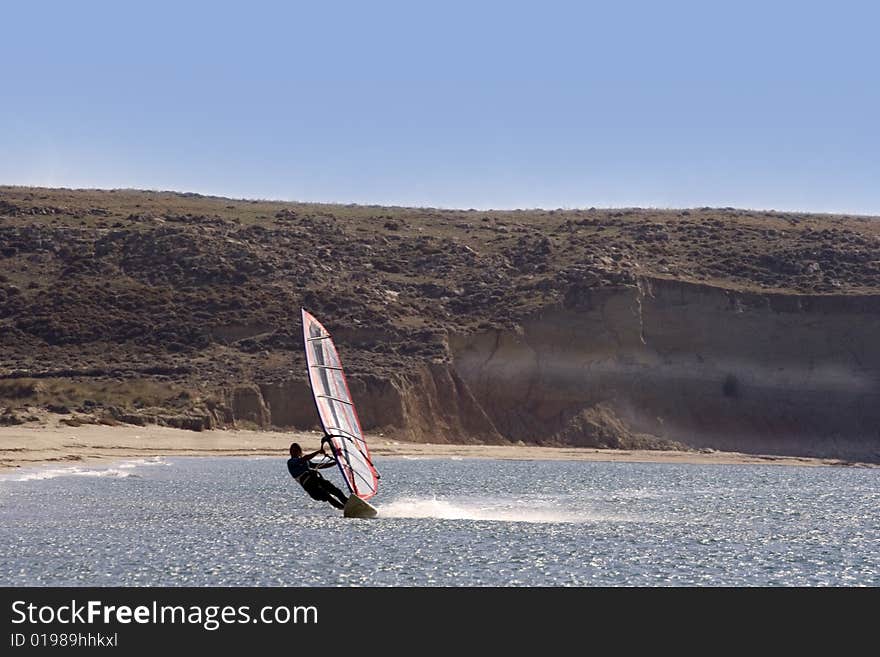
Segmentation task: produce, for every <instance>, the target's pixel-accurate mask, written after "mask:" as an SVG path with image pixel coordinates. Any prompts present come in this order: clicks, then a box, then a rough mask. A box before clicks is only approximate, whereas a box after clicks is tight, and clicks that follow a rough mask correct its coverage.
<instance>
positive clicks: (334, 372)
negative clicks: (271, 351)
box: [302, 309, 379, 500]
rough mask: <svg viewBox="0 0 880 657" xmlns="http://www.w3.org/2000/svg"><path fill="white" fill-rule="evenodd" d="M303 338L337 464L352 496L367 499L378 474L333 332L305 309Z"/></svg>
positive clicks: (314, 390)
mask: <svg viewBox="0 0 880 657" xmlns="http://www.w3.org/2000/svg"><path fill="white" fill-rule="evenodd" d="M302 322H303V340H304V342H305V349H306V365H307V367H308V371H309V385H311V388H312V396H313V397H314V398H315V406H317V408H318V417H320V418H321V426H323V427H324V433H325V434H326V435H327V436H329V440H328V442H329V443H330V447H331V448H332V449H333V455H334V456H335V457H336V464H337V465H338V466H339V470H340V471H341V472H342V477H343V478H344V479H345V483H346V484H348V487H349V489H350V490H351V492H352V494H353V495H356V496H357V497H359V498H361V499H362V500H368V499H370V498H371V497H373V495H375V494H376V488H377V486H378V483H379V481H378V480H379V474H378V473H377V472H376V468H375V467H373V461H372V460H371V459H370V450H369V449H368V448H367V442H366V441H365V440H364V434H363V432H362V431H361V423H360V420H358V416H357V411H356V410H355V408H354V403H353V402H352V400H351V394H350V393H349V391H348V383H347V382H346V381H345V372H344V371H343V370H342V362H341V361H340V360H339V354H338V353H336V346H335V345H334V344H333V339H332V338H331V337H330V333H329V332H328V331H327V329H325V328H324V326H323V325H322V324H321V322H319V321H318V320H317V319H315V318H314V317H313V316H312V315H311V314H310V313H308V312H307V311H306V310H305V309H302Z"/></svg>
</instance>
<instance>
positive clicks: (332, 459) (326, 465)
mask: <svg viewBox="0 0 880 657" xmlns="http://www.w3.org/2000/svg"><path fill="white" fill-rule="evenodd" d="M318 452H319V453H320V454H323V455H324V457H325V458H328V459H330V460H329V461H327V463H321V464H319V465H316V466H315V468H316V469H317V470H323V469H324V468H332V467H333V466H334V465H336V458H335V457H333V456H330V455H328V454H327V452H325V451H324V445H323V443H322V444H321V449H319V450H318Z"/></svg>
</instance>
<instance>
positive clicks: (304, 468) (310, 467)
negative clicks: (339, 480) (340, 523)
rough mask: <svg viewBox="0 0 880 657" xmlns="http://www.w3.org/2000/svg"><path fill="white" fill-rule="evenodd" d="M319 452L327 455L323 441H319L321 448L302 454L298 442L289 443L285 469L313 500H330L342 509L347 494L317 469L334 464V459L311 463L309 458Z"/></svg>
mask: <svg viewBox="0 0 880 657" xmlns="http://www.w3.org/2000/svg"><path fill="white" fill-rule="evenodd" d="M319 454H321V455H323V456H327V454H326V452H325V451H324V444H323V443H321V449H318V450H315V451H314V452H310V453H309V454H303V451H302V447H300V446H299V443H291V445H290V459H288V461H287V469H288V471H289V472H290V476H291V477H293V478H294V479H296V480H297V481H298V482H299V483H300V485H301V486H302V487H303V488H304V489H305V491H306V492H307V493H308V494H309V497H311V498H312V499H313V500H318V501H321V502H330V504H332V505H333V506H335V507H336V508H337V509H342V508H344V507H345V501H346V500H347V499H348V496H347V495H346V494H345V493H343V492H342V491H341V490H339V489H338V488H337V487H336V486H335V485H334V484H333V482H331V481H329V480H327V479H324V477H323V476H322V475H321V473H320V472H318V470H319V469H324V468H330V467H332V466H334V465H336V460H335V459H332V458H331V459H330V460H329V461H327V462H326V463H319V464H314V463H312V462H311V460H312V459H313V458H315V457H316V456H318V455H319Z"/></svg>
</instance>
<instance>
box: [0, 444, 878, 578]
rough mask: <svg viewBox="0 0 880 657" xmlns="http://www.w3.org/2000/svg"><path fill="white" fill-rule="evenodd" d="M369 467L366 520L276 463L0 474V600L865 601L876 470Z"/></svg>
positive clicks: (520, 464) (420, 462) (453, 463)
mask: <svg viewBox="0 0 880 657" xmlns="http://www.w3.org/2000/svg"><path fill="white" fill-rule="evenodd" d="M377 466H378V467H379V469H380V471H381V472H382V482H381V488H380V491H381V492H380V495H379V496H378V497H377V498H375V499H374V500H373V501H374V502H375V505H376V506H377V507H378V508H379V510H380V514H381V517H380V518H378V519H376V520H346V519H344V518H342V517H341V516H340V514H339V512H338V511H335V510H333V509H332V508H331V507H330V506H329V505H326V504H324V503H320V502H315V501H313V500H311V499H309V498H308V497H307V496H306V495H305V493H304V492H303V491H302V490H301V489H300V488H299V486H298V485H297V484H296V483H295V482H293V481H292V480H291V479H290V477H289V475H288V474H287V470H286V467H285V460H284V459H283V458H250V459H245V458H162V459H139V460H130V461H125V462H120V463H117V464H114V465H110V466H108V465H104V466H97V467H78V468H59V467H54V468H43V469H40V470H32V471H29V472H16V473H13V474H4V475H0V584H2V585H12V586H22V585H24V586H43V585H90V586H110V585H136V586H145V585H171V586H176V585H187V586H196V585H213V586H223V585H232V586H245V585H247V586H251V585H253V586H269V585H285V586H300V585H302V586H305V585H324V586H348V585H373V586H433V585H444V586H485V585H502V586H507V585H517V586H590V585H635V586H646V585H647V586H651V585H759V586H764V585H843V586H852V585H872V586H877V585H880V514H878V509H880V470H869V469H847V468H805V467H779V466H762V465H741V466H734V465H678V464H675V465H673V464H642V463H638V464H636V463H590V462H559V461H494V460H482V459H473V460H471V459H458V460H454V459H408V458H384V459H379V460H378V462H377ZM328 472H329V471H328ZM330 476H331V477H334V478H336V479H337V483H339V482H338V476H337V475H336V474H335V473H334V474H332V475H330Z"/></svg>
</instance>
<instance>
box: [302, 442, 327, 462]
mask: <svg viewBox="0 0 880 657" xmlns="http://www.w3.org/2000/svg"><path fill="white" fill-rule="evenodd" d="M323 453H324V446H323V445H322V446H321V449H316V450H315V451H314V452H311V453H309V454H303V455H302V456H301V457H300V458H303V459H305V460H306V461H311V460H312V459H313V458H315V457H316V456H317V455H318V454H323Z"/></svg>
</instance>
